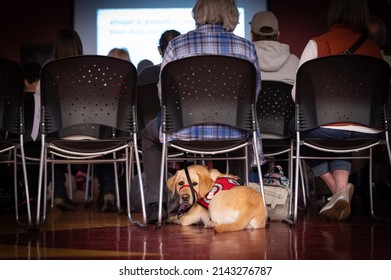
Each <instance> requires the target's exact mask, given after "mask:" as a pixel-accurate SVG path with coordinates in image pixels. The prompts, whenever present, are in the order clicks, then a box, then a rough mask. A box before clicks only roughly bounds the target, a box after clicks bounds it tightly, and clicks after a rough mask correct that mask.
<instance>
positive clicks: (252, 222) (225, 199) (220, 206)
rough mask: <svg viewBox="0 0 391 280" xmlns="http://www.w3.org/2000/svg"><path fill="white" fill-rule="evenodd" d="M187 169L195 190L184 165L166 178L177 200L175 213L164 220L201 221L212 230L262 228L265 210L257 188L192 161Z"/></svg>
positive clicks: (178, 222) (225, 230) (190, 222)
mask: <svg viewBox="0 0 391 280" xmlns="http://www.w3.org/2000/svg"><path fill="white" fill-rule="evenodd" d="M188 172H189V177H190V180H191V181H192V185H193V189H194V192H193V191H192V188H191V187H190V185H189V183H188V180H187V176H186V173H185V170H184V169H181V170H178V171H177V172H176V173H175V175H174V176H172V177H171V178H169V179H168V180H167V186H168V188H169V189H170V190H171V192H172V193H176V194H178V195H179V204H180V206H179V208H178V214H177V215H176V216H170V217H169V218H168V220H167V222H169V223H176V224H179V225H182V226H188V225H192V224H197V223H199V222H202V223H203V224H204V225H205V227H206V228H214V230H215V232H229V231H238V230H243V229H259V228H265V226H266V211H265V207H264V203H263V199H262V195H261V193H260V192H258V191H256V190H255V189H253V188H250V187H246V186H241V185H239V183H238V182H237V180H238V179H239V178H238V177H237V176H234V175H231V174H222V173H221V172H219V171H218V170H217V169H211V170H208V168H207V167H206V166H203V165H191V166H189V167H188Z"/></svg>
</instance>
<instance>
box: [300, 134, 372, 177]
mask: <svg viewBox="0 0 391 280" xmlns="http://www.w3.org/2000/svg"><path fill="white" fill-rule="evenodd" d="M301 135H302V137H305V138H307V137H308V138H323V139H349V138H377V137H378V134H372V133H362V132H356V131H350V130H342V129H330V128H323V127H319V128H316V129H312V130H308V131H305V132H302V133H301ZM301 154H303V155H308V156H319V157H331V156H336V154H335V153H328V152H322V151H318V150H314V149H311V148H309V147H306V146H302V147H301ZM337 156H339V157H343V156H346V157H349V156H351V154H350V153H339V154H338V155H337ZM306 162H307V164H308V165H309V166H310V167H311V170H312V172H313V173H314V176H315V177H318V176H321V175H323V174H325V173H328V172H333V171H334V170H346V171H348V172H349V173H350V172H351V167H352V164H351V160H348V159H346V160H341V159H337V160H325V159H312V160H307V161H306Z"/></svg>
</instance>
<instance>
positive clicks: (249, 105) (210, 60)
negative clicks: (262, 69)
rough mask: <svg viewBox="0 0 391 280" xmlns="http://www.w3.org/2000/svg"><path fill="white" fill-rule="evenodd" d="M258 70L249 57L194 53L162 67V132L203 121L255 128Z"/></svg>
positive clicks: (245, 128) (242, 127) (244, 128)
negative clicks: (194, 54) (195, 54)
mask: <svg viewBox="0 0 391 280" xmlns="http://www.w3.org/2000/svg"><path fill="white" fill-rule="evenodd" d="M255 80H256V71H255V67H254V65H253V64H252V63H250V62H249V61H247V60H243V59H239V58H235V57H229V56H218V55H206V56H193V57H187V58H183V59H180V60H175V61H172V62H170V63H168V64H167V65H166V66H165V67H164V68H163V70H162V74H161V81H162V104H163V108H164V110H163V126H162V129H163V132H172V131H177V130H180V129H182V128H184V127H188V126H193V125H198V124H201V123H209V124H222V125H228V126H232V127H237V128H240V129H243V130H253V129H254V122H253V120H254V117H255V116H254V115H253V112H255V109H254V108H253V106H254V104H255V91H256V89H255V85H256V82H255Z"/></svg>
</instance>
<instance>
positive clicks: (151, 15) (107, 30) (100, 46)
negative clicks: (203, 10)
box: [74, 0, 267, 66]
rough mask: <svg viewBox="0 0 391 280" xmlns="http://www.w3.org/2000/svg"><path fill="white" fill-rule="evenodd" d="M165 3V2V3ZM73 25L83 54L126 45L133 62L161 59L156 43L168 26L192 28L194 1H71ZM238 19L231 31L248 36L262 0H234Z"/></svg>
mask: <svg viewBox="0 0 391 280" xmlns="http://www.w3.org/2000/svg"><path fill="white" fill-rule="evenodd" d="M167 2H168V3H167ZM74 3H75V4H74V5H75V6H74V9H75V13H74V15H75V16H74V28H75V30H76V31H77V32H78V33H79V35H80V37H81V40H82V42H83V47H84V53H85V54H100V55H106V54H107V53H108V52H109V50H110V49H112V48H114V47H117V48H126V49H127V50H128V51H129V54H130V58H131V61H132V62H133V64H134V65H136V66H137V64H138V63H139V62H140V61H141V60H143V59H149V60H151V61H152V62H153V63H154V64H158V63H160V62H161V57H160V56H159V53H158V50H157V46H158V42H159V38H160V36H161V34H162V33H163V32H164V31H166V30H168V29H175V30H177V31H179V32H180V33H186V32H188V31H190V30H193V29H194V28H195V23H194V19H193V17H192V14H191V10H192V7H193V5H194V0H171V1H160V2H158V1H154V0H132V1H130V0H111V1H103V0H98V1H97V0H75V2H74ZM237 5H238V7H239V12H240V18H239V24H238V26H237V27H236V29H235V31H234V33H235V34H237V35H239V36H241V37H245V38H247V39H249V37H250V25H249V22H250V21H251V18H252V15H253V14H254V13H256V12H258V11H261V10H266V8H267V7H266V0H257V1H255V0H242V1H239V0H238V1H237Z"/></svg>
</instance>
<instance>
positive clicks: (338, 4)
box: [328, 0, 369, 34]
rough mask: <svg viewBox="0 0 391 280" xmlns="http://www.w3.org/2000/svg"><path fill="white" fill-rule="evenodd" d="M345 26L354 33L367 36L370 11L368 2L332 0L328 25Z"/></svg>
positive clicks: (364, 0) (365, 0) (360, 0)
mask: <svg viewBox="0 0 391 280" xmlns="http://www.w3.org/2000/svg"><path fill="white" fill-rule="evenodd" d="M334 24H345V25H349V26H350V27H352V28H353V30H354V31H356V32H359V33H362V34H367V32H368V24H369V10H368V3H367V0H330V6H329V11H328V25H329V27H331V26H333V25H334Z"/></svg>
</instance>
